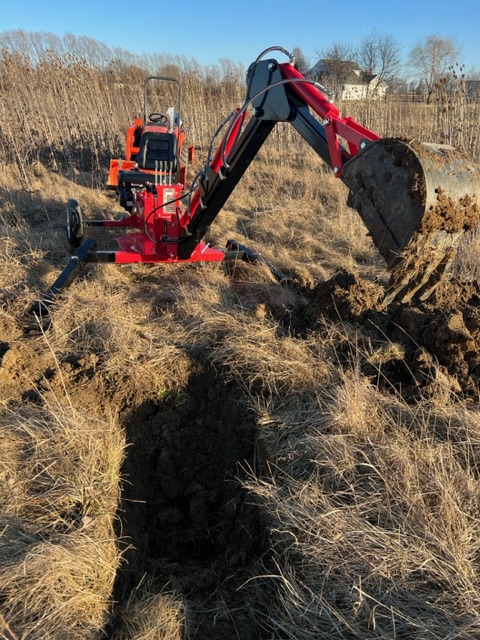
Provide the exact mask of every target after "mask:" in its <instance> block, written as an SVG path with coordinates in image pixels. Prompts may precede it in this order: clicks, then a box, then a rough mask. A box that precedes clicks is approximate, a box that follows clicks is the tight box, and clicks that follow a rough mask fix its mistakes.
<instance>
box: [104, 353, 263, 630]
mask: <svg viewBox="0 0 480 640" xmlns="http://www.w3.org/2000/svg"><path fill="white" fill-rule="evenodd" d="M124 426H125V429H126V436H127V442H128V443H129V446H128V447H127V452H126V459H125V462H124V467H123V477H124V486H123V493H122V503H121V508H120V511H119V523H120V531H119V537H120V538H121V540H122V541H123V542H124V543H129V544H130V545H131V548H130V549H129V550H127V551H126V554H125V559H126V563H124V564H123V565H122V567H121V569H120V571H119V574H118V576H117V580H116V586H115V593H114V599H115V601H116V603H118V604H120V605H121V604H122V603H124V602H125V601H126V599H128V597H129V595H130V594H131V593H132V590H134V589H135V588H137V587H138V585H140V584H141V583H145V582H146V579H153V580H154V582H155V585H158V588H159V589H161V588H162V587H163V586H167V588H168V589H170V590H175V591H176V592H177V593H181V594H182V595H183V597H184V599H185V603H186V623H185V628H187V629H189V630H190V631H189V633H190V634H192V630H193V637H195V638H197V639H199V640H201V639H202V638H209V639H210V640H212V639H215V638H219V639H220V638H222V639H224V638H230V637H231V638H237V637H240V638H242V640H243V639H245V640H246V639H248V638H257V637H259V636H258V634H256V632H255V620H254V616H253V614H252V611H251V607H250V605H249V603H248V602H246V601H245V599H244V598H243V597H242V595H241V592H240V591H239V587H240V586H241V584H242V583H243V582H245V580H246V579H248V577H249V576H250V573H249V567H251V566H252V564H253V563H254V562H255V560H256V559H257V558H258V557H259V556H260V555H261V554H263V553H264V552H265V546H266V544H265V536H264V531H263V526H262V522H261V517H260V513H259V510H258V507H256V506H255V505H254V504H253V503H251V501H249V499H248V495H247V493H246V491H245V490H244V488H243V487H242V484H241V478H242V475H244V474H245V469H246V468H247V467H248V466H250V467H251V466H253V465H254V458H255V451H256V446H255V439H256V420H255V416H254V414H253V412H252V411H251V410H249V409H248V407H247V404H246V402H245V400H244V397H243V394H242V391H241V389H240V388H239V387H238V385H236V383H234V382H228V383H225V382H224V381H222V380H221V378H220V377H219V376H218V375H217V374H216V372H215V371H214V370H213V369H212V368H211V367H210V366H209V365H200V370H199V371H196V372H192V374H191V377H190V380H189V384H188V388H187V389H185V390H183V391H182V392H181V393H179V394H174V395H172V396H171V397H169V398H165V399H163V400H162V401H160V402H158V403H154V402H147V403H145V404H143V405H142V406H140V407H139V408H137V409H136V410H135V412H133V413H131V414H130V415H128V416H127V417H126V418H125V420H124ZM147 581H148V580H147ZM219 602H221V605H222V611H223V614H222V615H220V612H219V610H218V603H219ZM114 618H115V615H114ZM189 637H191V636H190V635H189Z"/></svg>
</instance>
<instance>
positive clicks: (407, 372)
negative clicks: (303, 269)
mask: <svg viewBox="0 0 480 640" xmlns="http://www.w3.org/2000/svg"><path fill="white" fill-rule="evenodd" d="M304 294H305V295H306V297H307V299H308V304H307V306H306V308H305V309H304V310H303V311H302V313H301V314H300V315H299V317H298V318H297V319H296V327H297V330H299V331H300V332H301V333H305V332H308V331H315V330H318V329H321V327H322V325H323V324H324V323H325V320H326V319H327V320H328V321H331V322H338V321H340V322H345V323H347V324H348V325H349V327H350V329H351V334H352V335H351V336H350V337H349V338H345V339H344V341H343V344H339V345H338V346H337V349H336V351H337V356H338V360H339V362H343V363H344V364H345V365H346V364H347V363H348V365H349V366H350V365H351V364H352V358H353V350H352V344H353V343H355V347H356V348H355V352H356V354H357V355H356V356H355V357H359V356H358V354H359V353H361V354H363V355H362V356H360V358H361V362H360V366H361V370H362V372H363V373H364V374H365V375H367V376H368V377H369V378H370V379H371V380H372V381H374V382H378V384H380V385H381V386H382V387H384V388H388V387H392V388H393V389H395V391H397V392H399V393H400V394H401V395H402V396H403V397H404V398H406V399H413V398H418V397H419V395H420V394H421V393H427V394H428V393H431V394H434V393H435V392H437V391H438V390H439V388H441V389H443V390H444V391H447V390H450V391H451V392H454V393H457V394H459V395H462V396H465V397H470V398H471V399H472V400H473V399H476V398H477V397H478V387H479V375H480V366H479V365H480V287H479V284H478V282H471V283H468V282H460V281H458V280H455V279H452V280H445V281H444V282H443V283H442V284H441V285H440V286H439V287H438V288H437V290H436V291H435V293H434V294H433V295H432V296H431V297H430V298H429V299H428V300H427V301H424V302H422V301H417V302H415V301H412V302H411V303H410V304H407V305H405V304H398V303H394V304H390V305H389V306H387V307H385V306H384V305H383V299H384V289H383V287H381V286H380V285H378V284H376V283H372V282H370V281H367V280H365V279H362V278H360V277H358V276H355V275H354V274H352V273H348V272H345V271H344V272H341V273H338V274H336V275H335V276H334V277H333V278H331V279H330V280H327V281H325V282H321V283H319V284H318V285H317V286H316V287H314V288H312V289H308V290H306V291H305V292H304ZM353 334H354V336H355V337H354V338H353V337H352V336H353ZM358 347H360V349H358Z"/></svg>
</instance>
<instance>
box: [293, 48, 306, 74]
mask: <svg viewBox="0 0 480 640" xmlns="http://www.w3.org/2000/svg"><path fill="white" fill-rule="evenodd" d="M292 54H293V55H294V57H295V66H296V67H297V69H298V70H299V71H300V73H301V74H302V75H304V76H305V75H307V73H308V72H309V71H310V61H309V60H308V59H307V57H306V56H305V54H304V53H303V51H302V49H300V47H294V48H293V51H292Z"/></svg>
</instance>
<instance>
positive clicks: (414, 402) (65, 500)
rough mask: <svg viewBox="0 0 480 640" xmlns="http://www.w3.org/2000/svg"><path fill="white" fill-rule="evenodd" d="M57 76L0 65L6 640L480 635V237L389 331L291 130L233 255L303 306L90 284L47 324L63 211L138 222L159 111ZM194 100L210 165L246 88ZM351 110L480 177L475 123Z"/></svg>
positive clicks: (281, 139) (246, 294)
mask: <svg viewBox="0 0 480 640" xmlns="http://www.w3.org/2000/svg"><path fill="white" fill-rule="evenodd" d="M54 62H55V64H53V63H54ZM48 64H50V65H51V66H50V67H48ZM62 64H63V63H61V62H59V61H58V60H47V61H45V65H44V66H43V67H42V66H41V65H40V67H38V68H37V69H33V68H31V69H30V70H28V68H27V67H28V65H26V63H25V61H23V62H22V60H20V59H16V60H15V59H10V58H8V59H7V58H5V57H4V59H3V62H2V64H1V65H0V92H1V95H2V101H0V146H1V148H2V150H3V155H2V156H1V157H2V161H1V162H0V169H1V175H2V179H1V181H0V402H1V404H0V422H1V429H0V438H1V443H2V455H1V456H0V500H1V510H0V532H1V533H0V612H1V615H2V618H1V619H0V620H1V624H3V627H4V628H3V632H4V633H5V634H7V628H9V633H10V634H11V637H12V638H18V639H20V638H24V639H25V640H40V639H45V638H51V639H54V640H74V639H75V640H77V639H78V640H80V639H82V640H100V639H101V638H109V640H134V639H135V640H147V639H148V640H154V639H161V640H180V639H182V640H183V639H185V640H193V639H195V640H203V639H207V638H208V639H209V640H217V639H218V640H220V639H221V640H224V639H227V638H228V639H233V640H236V639H238V640H250V639H252V640H254V639H263V640H274V639H275V640H277V639H278V640H310V639H315V640H316V639H322V638H324V639H327V638H328V639H329V640H330V639H339V640H340V639H343V640H347V639H349V640H350V639H351V640H353V639H357V638H359V639H363V640H367V639H368V640H370V639H372V638H378V639H383V640H387V639H388V640H390V639H394V638H395V639H398V640H400V639H402V640H403V639H404V640H407V639H412V638H415V639H422V640H440V639H441V640H447V639H448V640H453V639H454V638H455V639H462V640H463V639H465V640H467V639H471V640H474V639H477V638H478V637H480V577H479V576H480V501H479V496H480V415H479V409H478V388H479V384H478V383H479V372H480V290H479V287H478V284H477V278H478V261H479V258H480V240H479V236H478V235H477V234H476V232H474V233H472V234H471V235H470V236H469V237H468V238H466V239H465V241H464V243H463V245H462V247H461V250H460V253H459V256H458V259H457V262H456V264H455V268H454V272H453V274H452V275H451V278H450V279H449V280H448V281H446V282H445V283H444V285H443V286H442V287H441V288H439V290H438V292H437V294H436V295H435V297H434V298H433V299H431V300H429V301H428V303H422V304H421V305H420V304H409V305H398V304H393V305H391V306H390V307H389V308H387V309H385V308H384V307H382V305H381V299H382V294H383V291H384V287H385V285H386V283H387V280H388V274H387V273H386V270H385V268H384V264H383V262H382V260H381V259H380V258H379V256H378V254H377V252H376V250H375V248H374V247H373V245H372V244H371V241H370V239H369V238H368V237H367V234H366V230H365V228H364V227H363V224H362V222H361V220H360V218H359V217H358V215H357V214H356V213H355V212H354V211H353V210H351V209H349V208H348V207H347V205H346V200H347V193H346V190H345V188H344V186H343V185H342V184H341V183H340V182H339V181H338V180H336V178H334V177H333V175H331V174H330V173H326V172H325V170H324V168H323V166H322V162H321V161H320V159H319V158H318V157H316V156H315V155H314V153H313V152H312V151H310V150H309V149H307V148H306V147H305V145H304V144H303V143H302V141H301V140H300V139H299V138H297V137H295V136H294V135H293V134H292V132H291V131H290V130H288V129H285V128H284V127H281V126H279V127H278V130H277V132H276V133H274V135H273V136H272V139H271V140H270V141H269V142H268V143H267V146H266V147H265V149H264V150H262V152H261V154H260V156H259V157H258V159H257V160H256V161H255V162H254V163H253V164H252V166H251V167H250V168H249V170H248V172H247V175H246V176H245V178H244V180H243V181H242V182H241V184H240V185H239V186H238V188H237V189H236V191H235V192H234V194H233V196H232V197H231V199H230V200H229V202H228V203H227V206H226V207H225V209H224V211H223V212H222V213H221V215H220V216H219V218H218V219H217V220H216V221H215V223H214V226H213V227H212V243H213V244H215V245H217V246H223V245H224V243H225V241H226V240H227V238H229V237H233V238H235V239H238V240H239V241H240V242H243V243H245V244H247V245H249V246H251V247H252V248H254V249H255V250H260V251H261V252H262V254H263V255H264V256H265V258H267V259H268V260H269V261H270V262H272V263H273V264H275V266H277V267H279V268H280V269H282V270H283V271H285V272H287V273H289V274H291V275H292V276H293V277H294V279H295V284H294V285H292V286H288V287H287V286H282V285H281V284H279V283H278V282H277V281H275V280H274V279H273V278H272V276H271V274H270V272H269V271H268V270H267V269H264V268H262V267H260V266H257V267H254V266H251V265H246V264H244V263H239V264H232V265H228V267H224V266H222V265H214V264H209V265H203V266H202V265H186V266H174V265H159V266H151V265H143V266H135V267H118V266H117V267H115V266H112V265H103V266H94V265H91V266H89V268H88V269H86V270H85V272H84V273H83V274H82V275H81V277H80V278H78V280H77V281H76V282H75V283H74V284H73V285H72V287H71V288H70V289H69V290H67V291H66V292H65V294H64V295H63V296H62V297H61V298H60V299H59V300H58V301H57V302H56V303H55V304H54V305H53V307H52V310H51V322H50V324H49V325H48V326H40V325H39V324H38V323H35V322H32V320H31V318H30V317H29V316H28V314H27V310H28V308H29V306H30V305H31V303H32V302H33V301H34V300H35V299H36V298H37V297H38V295H39V293H40V292H41V291H43V290H45V288H46V287H48V286H49V285H50V284H51V283H52V282H53V281H54V280H55V278H56V276H57V274H58V272H59V270H60V269H61V267H62V265H64V264H65V262H66V260H67V259H68V254H69V250H68V246H67V243H66V240H65V232H64V218H65V213H64V212H65V203H66V201H67V200H68V199H69V198H71V197H74V198H76V199H78V200H79V201H80V202H81V204H82V208H83V211H84V213H85V215H89V216H98V215H103V214H108V213H111V212H117V211H118V209H119V208H118V206H117V205H116V202H115V199H114V197H113V195H112V194H110V193H108V192H106V191H104V190H103V188H102V185H103V184H104V181H105V170H106V168H107V164H108V157H109V154H110V153H112V154H116V153H118V152H119V148H120V149H121V140H122V135H123V131H124V128H125V126H126V125H127V124H128V120H129V118H130V117H131V116H132V115H135V109H136V107H137V105H140V100H141V97H140V94H141V92H139V91H137V90H136V89H134V88H133V85H132V87H130V85H129V86H128V87H127V88H126V89H125V91H123V90H119V89H118V87H113V85H112V87H111V88H108V87H105V85H103V84H102V79H101V78H100V76H99V74H98V73H97V72H95V71H92V70H89V69H87V68H84V69H83V71H82V73H80V72H79V69H78V67H75V69H74V71H72V68H67V67H65V66H62ZM22 65H23V66H22ZM27 72H28V74H30V75H27V80H28V82H27V83H26V84H25V85H23V84H22V83H20V82H18V81H17V80H18V78H19V77H23V78H25V76H26V74H27ZM18 74H20V75H18ZM42 74H43V75H42ZM187 80H188V81H187V83H186V84H187V86H186V91H185V113H184V118H185V124H186V128H187V130H190V132H191V136H190V141H191V142H194V143H195V144H197V145H198V146H199V147H200V150H199V151H198V156H199V158H200V160H201V159H202V158H201V156H202V148H203V149H205V145H206V144H207V143H208V135H211V134H212V133H213V132H214V130H215V129H216V127H217V125H218V123H219V122H220V120H221V118H222V115H225V114H226V113H228V112H229V111H230V110H231V109H232V108H233V107H234V106H235V105H236V104H237V101H240V99H241V87H240V86H239V87H236V86H234V85H231V84H228V83H226V82H224V83H223V84H222V83H220V84H218V85H217V86H216V87H213V88H212V87H206V86H203V84H202V82H201V81H200V80H199V79H198V78H197V79H195V78H192V77H188V79H187ZM198 83H200V84H198ZM27 84H28V91H27V90H26V89H25V86H26V85H27ZM22 87H23V89H22ZM124 88H125V87H124ZM237 89H238V91H237ZM237 93H238V95H236V94H237ZM89 100H91V101H92V102H91V103H90V102H89ZM134 100H135V102H134ZM95 102H96V105H97V107H96V109H95V108H94V107H93V103H95ZM132 105H134V106H133V109H132ZM351 107H352V109H353V108H354V109H355V110H357V111H358V113H354V115H355V116H356V117H357V118H358V119H359V120H360V121H361V122H363V123H364V124H366V125H367V126H371V127H373V126H374V123H375V118H377V125H376V129H377V130H378V131H379V132H380V133H382V134H388V135H392V134H393V135H402V127H403V126H405V127H406V128H405V130H404V131H403V135H408V136H413V135H416V136H418V135H420V131H418V130H417V131H413V130H412V128H411V127H413V126H414V125H415V122H416V123H417V124H418V125H419V126H421V127H423V129H424V131H427V132H428V136H429V138H430V140H433V141H443V142H449V141H450V142H456V144H457V145H458V146H460V147H462V148H464V149H465V150H467V151H468V152H469V153H470V154H471V155H473V156H474V157H475V158H477V159H478V158H479V146H478V144H479V142H478V139H477V138H476V137H474V136H473V134H472V131H473V130H474V126H476V124H477V123H478V117H477V116H478V114H475V113H474V111H473V110H474V107H473V106H472V105H465V104H459V105H457V106H455V108H458V113H459V114H461V115H462V118H463V120H460V119H459V120H458V122H457V125H455V127H454V128H452V129H451V130H450V129H449V128H448V126H447V124H448V123H449V122H450V120H451V119H452V113H451V110H449V109H447V110H443V109H444V105H442V106H440V107H439V108H438V109H437V110H436V111H435V112H434V113H433V112H429V114H428V113H427V110H426V109H423V111H421V113H422V114H424V115H423V116H422V118H423V117H424V118H425V119H422V118H421V117H420V116H419V114H420V111H418V112H417V117H415V114H413V112H411V111H409V110H410V109H413V108H414V107H415V108H417V109H422V108H423V105H410V106H408V105H400V107H398V108H397V107H395V105H388V106H386V107H385V109H384V111H382V109H381V107H380V106H379V105H368V104H366V105H351ZM467 107H468V109H467ZM189 108H190V110H189ZM223 108H224V110H223V111H222V109H223ZM453 108H454V107H453V106H452V109H453ZM394 109H397V111H396V112H394ZM395 114H396V115H395ZM387 116H388V117H387ZM474 116H475V118H476V119H475V120H473V118H474ZM382 118H384V121H383V123H382V121H381V119H382ZM442 118H443V120H442ZM447 119H448V121H447ZM427 121H428V123H429V128H428V130H427V128H426V122H427ZM461 127H463V128H461ZM449 136H451V137H452V139H449ZM455 136H456V138H455V140H454V139H453V137H455ZM107 242H110V245H109V246H113V245H112V242H113V240H112V239H107ZM5 637H8V636H7V635H5Z"/></svg>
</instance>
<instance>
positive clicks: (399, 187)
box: [343, 138, 480, 302]
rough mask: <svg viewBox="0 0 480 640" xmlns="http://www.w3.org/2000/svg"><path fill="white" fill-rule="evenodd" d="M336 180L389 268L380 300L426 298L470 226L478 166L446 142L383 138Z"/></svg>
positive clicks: (478, 188)
mask: <svg viewBox="0 0 480 640" xmlns="http://www.w3.org/2000/svg"><path fill="white" fill-rule="evenodd" d="M343 179H344V182H345V184H346V185H347V186H348V187H349V189H350V198H349V204H350V205H351V206H353V207H354V208H355V209H356V210H357V211H358V213H359V214H360V216H361V218H362V220H363V222H364V223H365V226H366V227H367V229H368V231H369V233H370V234H371V236H372V239H373V242H374V244H375V246H376V247H377V248H378V250H379V251H380V253H381V254H382V256H383V257H384V258H385V260H386V262H387V265H388V266H389V268H390V269H391V270H392V279H391V282H390V286H389V292H388V294H387V299H386V301H387V302H390V301H391V300H393V299H398V300H400V301H402V302H406V301H408V300H409V299H410V298H412V297H413V295H415V294H416V293H417V292H418V293H419V294H421V295H422V297H427V296H428V295H430V293H431V292H432V291H433V289H434V288H435V286H436V285H437V284H438V282H439V281H440V279H441V277H442V276H443V274H444V273H445V272H446V271H448V269H449V268H450V266H451V264H452V262H453V260H454V258H455V255H456V251H457V248H458V245H459V243H460V240H461V239H462V237H463V235H464V233H465V231H468V230H471V229H473V228H474V227H476V226H477V223H478V218H479V211H480V169H479V167H477V166H476V165H474V164H473V163H472V162H471V161H470V160H468V159H467V158H465V157H464V156H463V155H462V154H461V153H459V152H458V151H456V150H455V149H453V148H452V147H448V146H446V145H432V144H423V143H420V142H416V141H410V142H405V141H403V140H399V139H396V138H384V139H381V140H378V141H375V142H373V143H370V144H368V145H367V147H366V148H365V149H364V150H363V151H361V152H360V153H359V154H358V155H356V156H355V157H354V158H352V160H350V161H349V162H347V163H345V166H344V171H343Z"/></svg>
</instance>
